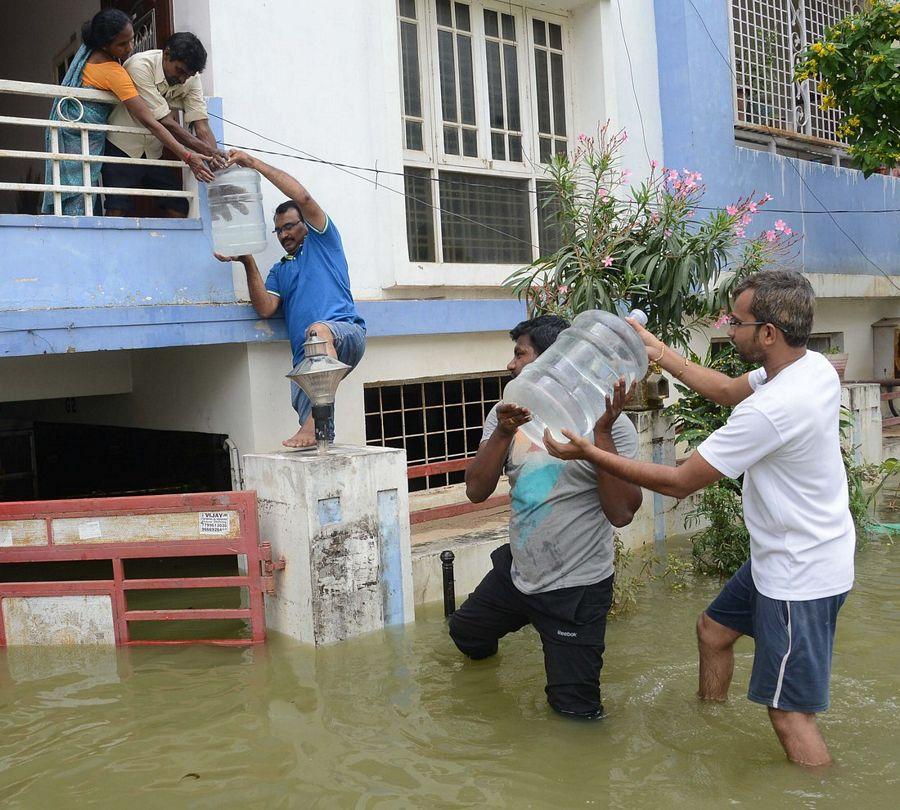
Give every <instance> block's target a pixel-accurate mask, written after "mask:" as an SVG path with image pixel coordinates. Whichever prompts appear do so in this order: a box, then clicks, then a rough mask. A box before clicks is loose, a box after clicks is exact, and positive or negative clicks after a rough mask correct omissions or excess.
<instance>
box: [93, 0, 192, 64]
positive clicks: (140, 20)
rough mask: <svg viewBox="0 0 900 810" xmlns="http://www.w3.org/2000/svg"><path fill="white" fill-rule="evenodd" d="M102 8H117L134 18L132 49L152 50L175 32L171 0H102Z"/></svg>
mask: <svg viewBox="0 0 900 810" xmlns="http://www.w3.org/2000/svg"><path fill="white" fill-rule="evenodd" d="M103 7H104V8H117V9H120V10H121V11H124V12H125V13H126V14H127V15H128V16H129V17H131V19H132V20H134V50H135V52H138V51H153V50H156V49H157V48H162V46H163V43H164V42H165V41H166V40H167V39H168V38H169V37H170V36H172V34H174V33H175V29H174V25H173V22H172V20H173V14H172V0H104V2H103Z"/></svg>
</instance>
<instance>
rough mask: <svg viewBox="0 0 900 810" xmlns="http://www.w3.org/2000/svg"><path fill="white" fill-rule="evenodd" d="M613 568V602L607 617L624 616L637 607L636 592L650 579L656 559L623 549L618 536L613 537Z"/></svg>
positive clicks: (642, 553) (647, 554)
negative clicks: (614, 573)
mask: <svg viewBox="0 0 900 810" xmlns="http://www.w3.org/2000/svg"><path fill="white" fill-rule="evenodd" d="M613 551H614V558H613V566H614V568H615V572H616V578H615V579H614V580H613V600H612V606H611V607H610V609H609V615H610V616H611V617H614V616H624V615H625V614H627V613H630V612H631V611H632V610H633V609H634V607H635V605H637V596H638V592H639V591H640V590H641V588H643V587H644V585H646V584H647V582H649V581H650V579H651V578H652V571H653V565H654V563H655V562H656V558H655V557H654V556H653V555H652V554H649V553H646V552H644V551H641V552H640V553H637V554H636V553H635V551H634V549H630V548H625V545H624V544H623V543H622V540H621V539H620V538H619V535H618V534H614V535H613Z"/></svg>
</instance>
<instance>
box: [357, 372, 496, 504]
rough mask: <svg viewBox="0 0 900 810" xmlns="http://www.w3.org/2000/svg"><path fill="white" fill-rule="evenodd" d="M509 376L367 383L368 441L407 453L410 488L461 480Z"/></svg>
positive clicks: (469, 376)
mask: <svg viewBox="0 0 900 810" xmlns="http://www.w3.org/2000/svg"><path fill="white" fill-rule="evenodd" d="M507 380H508V375H507V374H506V373H505V372H501V371H493V372H489V373H486V374H471V375H464V376H453V377H427V378H424V379H423V378H420V379H414V380H398V381H392V382H384V383H374V384H372V385H367V386H366V388H365V392H364V393H365V418H366V444H367V445H374V446H376V447H396V448H399V449H402V450H405V451H406V456H407V464H408V466H409V469H410V476H409V477H410V482H409V484H410V491H411V492H413V491H419V490H430V489H435V488H437V487H443V486H447V485H450V484H456V483H460V482H461V481H462V479H463V471H464V470H465V466H466V463H467V460H468V459H469V458H471V457H472V456H474V455H475V453H476V452H478V445H479V443H480V442H481V435H482V429H483V427H484V419H485V417H486V416H487V414H488V412H489V411H490V409H491V408H492V407H493V406H494V405H495V404H496V403H497V402H498V401H499V400H500V395H501V392H502V390H503V386H504V385H505V383H506V381H507Z"/></svg>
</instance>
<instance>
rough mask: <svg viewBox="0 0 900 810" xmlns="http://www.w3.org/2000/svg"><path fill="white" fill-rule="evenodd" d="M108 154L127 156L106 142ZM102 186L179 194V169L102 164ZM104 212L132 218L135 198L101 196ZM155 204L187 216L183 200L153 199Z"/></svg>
mask: <svg viewBox="0 0 900 810" xmlns="http://www.w3.org/2000/svg"><path fill="white" fill-rule="evenodd" d="M104 151H105V153H106V154H107V155H110V156H111V157H128V155H127V154H125V152H123V151H122V150H121V149H119V148H118V147H117V146H113V145H112V144H111V143H110V142H109V141H107V142H106V149H105V150H104ZM101 174H102V175H103V185H104V186H107V187H108V188H158V189H161V190H164V191H181V189H182V183H181V177H182V173H181V170H180V169H174V168H171V167H169V166H153V165H140V164H133V163H104V164H103V169H102V171H101ZM104 198H105V202H104V206H103V207H104V210H106V211H122V212H123V213H124V214H126V215H132V214H133V213H134V211H135V209H136V207H137V199H138V198H137V197H131V196H128V197H126V196H124V195H118V194H106V195H104ZM151 199H154V200H155V202H156V207H157V208H160V209H163V210H165V211H176V212H177V213H179V214H182V215H185V216H186V215H187V212H188V201H187V200H186V199H184V197H156V198H151Z"/></svg>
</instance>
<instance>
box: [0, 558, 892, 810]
mask: <svg viewBox="0 0 900 810" xmlns="http://www.w3.org/2000/svg"><path fill="white" fill-rule="evenodd" d="M898 579H900V544H898V545H895V546H887V545H879V546H873V547H870V548H868V549H867V550H865V551H864V552H862V553H860V554H859V555H858V556H857V585H856V588H855V589H854V591H853V592H852V594H851V596H850V598H849V599H848V601H847V603H846V605H845V607H844V608H843V610H842V612H841V616H840V621H839V627H838V635H837V641H836V651H835V657H834V672H833V678H832V708H831V710H830V711H829V712H828V713H827V714H825V715H823V716H822V719H821V724H822V727H823V729H824V733H825V735H826V738H827V740H828V742H829V744H830V746H831V750H832V754H833V756H834V758H835V760H836V763H837V764H836V765H835V766H833V767H832V768H830V769H828V770H826V771H824V772H817V773H813V772H809V771H806V770H803V769H800V768H797V767H794V766H791V765H789V764H787V763H786V762H785V761H784V759H783V756H782V754H781V750H780V748H779V746H778V743H777V741H776V739H775V736H774V734H773V732H772V730H771V728H770V726H769V723H768V720H767V718H766V712H765V709H764V708H763V707H761V706H757V705H756V704H752V703H750V702H748V701H747V700H746V698H745V696H744V695H745V693H746V688H747V682H748V678H749V672H750V661H751V656H752V642H750V641H746V640H742V641H741V642H740V643H739V645H738V651H737V667H736V670H737V671H736V677H735V682H734V686H733V688H732V698H731V700H730V702H729V703H728V704H725V705H703V704H700V703H698V702H697V701H696V699H695V698H694V697H693V693H694V690H695V688H696V666H697V665H696V651H695V644H694V638H693V624H694V620H695V617H696V614H697V613H698V611H700V610H701V609H702V608H703V607H704V606H705V605H706V603H707V602H708V601H709V599H710V598H711V597H712V596H713V595H714V594H715V592H716V591H717V589H718V586H717V583H715V582H713V581H709V580H705V579H702V580H698V581H693V582H692V583H690V584H689V586H688V587H687V589H686V590H684V591H682V592H673V591H672V590H671V589H670V588H669V586H668V585H667V584H666V583H665V582H654V583H651V584H650V585H648V586H647V587H646V588H645V589H644V590H643V591H642V592H641V595H640V598H639V602H638V607H637V609H636V610H635V611H634V612H633V613H632V614H631V615H630V616H627V617H625V618H620V619H617V620H616V621H614V622H612V623H611V625H610V627H609V631H608V638H607V641H608V649H607V655H606V666H605V668H604V670H603V689H604V703H605V705H606V708H607V711H608V717H607V718H606V719H604V720H603V721H601V722H595V723H579V722H573V721H570V720H566V719H563V718H560V717H557V716H555V715H554V714H553V713H552V712H551V711H550V710H549V709H548V708H547V706H546V703H545V702H544V694H543V666H542V657H541V651H540V644H539V641H538V638H537V636H536V635H535V634H534V632H532V631H530V630H527V631H523V632H520V633H518V634H515V635H514V636H511V637H509V638H507V639H505V640H504V642H503V643H502V645H501V653H500V655H499V656H497V657H496V658H495V659H493V660H491V661H487V662H478V663H472V662H467V661H464V660H463V659H462V658H461V657H460V656H459V655H458V654H457V653H456V651H455V650H454V648H453V647H452V645H451V643H450V641H449V640H448V638H447V636H446V632H445V624H444V620H443V617H442V615H441V610H440V605H437V604H434V605H428V606H426V607H425V608H422V609H419V610H418V611H417V620H416V622H415V623H414V624H412V625H409V626H407V627H404V628H400V629H392V630H390V631H388V632H384V633H378V634H372V635H369V636H367V637H365V638H360V639H358V640H354V641H349V642H345V643H343V644H339V645H335V646H332V647H327V648H323V649H318V650H316V649H313V648H311V647H308V646H304V645H300V644H296V643H294V642H291V641H289V640H287V639H285V638H283V637H275V638H272V639H271V640H270V642H269V643H268V644H267V645H265V646H261V647H257V648H251V649H220V648H213V647H189V648H177V649H173V648H135V649H129V650H114V649H96V648H81V649H72V648H69V649H59V648H55V649H49V648H31V649H29V648H18V649H10V650H6V651H0V803H2V806H3V807H5V808H19V807H23V808H56V807H88V806H96V807H113V806H115V807H121V806H125V807H129V808H135V809H137V808H145V807H147V808H155V807H160V808H167V810H171V809H172V808H180V807H191V808H195V807H196V808H206V807H209V808H222V807H278V808H280V807H303V808H306V807H310V808H345V807H346V808H370V807H371V808H375V807H385V808H393V807H428V808H431V807H516V808H519V807H537V808H543V807H548V808H568V807H578V806H585V805H588V806H595V807H611V808H644V807H647V808H651V807H652V808H661V807H674V806H685V807H691V808H707V807H709V808H719V807H728V806H743V807H758V806H765V807H773V808H774V807H815V808H818V807H847V806H851V807H852V806H856V807H860V806H862V805H863V803H864V806H865V807H866V810H873V809H874V808H882V807H884V808H887V807H896V806H897V800H898V796H900V786H898V779H900V777H898V761H900V729H898V725H900V724H898V672H900V641H898V630H900V627H898V624H900V622H898V616H900V613H898V591H897V583H898Z"/></svg>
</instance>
